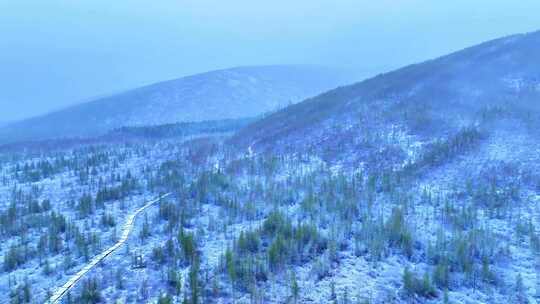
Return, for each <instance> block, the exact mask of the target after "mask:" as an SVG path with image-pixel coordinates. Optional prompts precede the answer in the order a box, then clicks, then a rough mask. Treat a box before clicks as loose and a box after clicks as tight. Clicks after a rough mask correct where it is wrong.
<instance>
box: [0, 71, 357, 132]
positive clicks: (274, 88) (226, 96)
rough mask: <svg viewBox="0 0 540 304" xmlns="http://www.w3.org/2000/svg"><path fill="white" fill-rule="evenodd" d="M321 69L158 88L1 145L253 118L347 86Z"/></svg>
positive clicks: (43, 123)
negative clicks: (145, 127) (126, 128)
mask: <svg viewBox="0 0 540 304" xmlns="http://www.w3.org/2000/svg"><path fill="white" fill-rule="evenodd" d="M352 80H353V78H352V77H351V76H350V75H348V74H346V73H344V72H342V71H338V70H333V69H329V68H324V67H317V66H302V65H289V66H287V65H283V66H253V67H239V68H232V69H226V70H218V71H212V72H207V73H203V74H198V75H194V76H188V77H184V78H180V79H175V80H170V81H165V82H160V83H156V84H153V85H149V86H145V87H142V88H138V89H134V90H130V91H127V92H124V93H120V94H116V95H113V96H109V97H104V98H100V99H97V100H94V101H90V102H87V103H84V104H80V105H75V106H72V107H69V108H66V109H64V110H60V111H57V112H54V113H50V114H47V115H43V116H40V117H35V118H31V119H26V120H24V121H20V122H15V123H11V124H9V125H8V126H4V127H1V128H0V142H13V141H20V140H39V139H49V138H57V137H85V136H97V135H102V134H104V133H106V132H108V131H110V130H113V129H117V128H120V127H125V126H128V127H134V126H148V125H162V124H170V123H177V122H188V121H189V122H196V121H207V120H220V119H236V118H244V117H253V116H256V115H259V114H261V113H264V112H268V111H275V110H277V109H280V108H282V107H284V106H286V105H288V104H291V103H295V102H298V101H301V100H303V99H305V98H307V97H309V96H313V95H316V94H319V93H321V92H323V91H326V90H328V89H331V88H334V87H336V86H338V85H342V84H345V83H348V82H352Z"/></svg>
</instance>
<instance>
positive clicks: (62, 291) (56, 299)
mask: <svg viewBox="0 0 540 304" xmlns="http://www.w3.org/2000/svg"><path fill="white" fill-rule="evenodd" d="M169 195H171V193H167V194H164V195H162V196H160V197H158V198H156V199H154V200H151V201H149V202H147V203H146V204H145V205H144V206H142V207H141V208H139V209H137V210H136V211H135V212H133V213H132V214H131V215H130V216H129V217H128V218H127V220H126V222H125V223H124V226H123V228H122V236H121V237H120V239H119V240H118V242H116V243H115V244H114V245H113V246H111V247H109V248H108V249H106V250H105V251H103V252H102V253H100V254H98V255H96V256H95V257H93V258H92V260H90V262H89V263H88V264H87V265H86V266H84V267H83V268H82V269H81V270H79V272H77V273H76V274H74V275H73V276H72V277H71V278H70V279H69V280H68V281H67V282H66V283H65V284H64V285H62V287H60V288H58V289H57V290H56V291H55V292H54V293H53V295H52V296H51V297H50V298H49V301H48V302H47V303H48V304H57V303H60V300H62V298H63V297H64V296H65V295H66V294H67V293H68V291H69V290H71V288H73V286H75V284H77V282H78V281H79V280H80V279H81V278H82V277H83V276H84V275H85V274H87V273H88V272H89V271H90V270H92V268H94V267H95V266H96V265H97V264H98V263H99V262H101V261H103V260H104V259H105V258H106V257H107V256H109V255H110V254H111V253H113V252H115V251H116V250H117V249H118V248H120V246H122V245H123V244H124V243H125V242H126V241H127V239H128V238H129V234H130V233H131V231H132V230H133V223H134V222H135V219H136V218H137V215H139V214H140V213H141V212H143V211H144V210H146V209H147V208H148V207H150V206H152V205H153V204H155V203H157V202H159V201H160V200H162V199H163V198H165V197H167V196H169Z"/></svg>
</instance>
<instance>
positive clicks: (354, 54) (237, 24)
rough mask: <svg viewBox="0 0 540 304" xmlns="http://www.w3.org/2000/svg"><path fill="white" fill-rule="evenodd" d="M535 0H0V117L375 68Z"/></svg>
mask: <svg viewBox="0 0 540 304" xmlns="http://www.w3.org/2000/svg"><path fill="white" fill-rule="evenodd" d="M539 11H540V1H538V0H519V1H500V0H474V1H471V0H452V1H443V0H440V1H439V0H378V1H372V0H371V1H365V0H338V1H336V0H333V1H331V0H328V1H322V0H295V1H291V0H288V1H285V0H274V1H266V3H263V1H253V0H242V1H240V0H228V1H223V0H193V1H181V0H176V1H172V0H156V1H148V0H144V1H143V0H130V1H127V0H114V1H111V0H77V1H73V0H47V1H43V0H0V121H5V120H16V119H20V118H24V117H28V116H31V115H36V114H40V113H45V112H48V111H51V110H53V109H58V108H60V107H64V106H66V105H69V104H73V103H76V102H81V101H84V100H86V99H89V98H92V97H94V96H99V95H103V94H109V93H111V92H117V91H120V90H125V89H129V88H133V87H136V86H140V85H143V84H148V83H152V82H157V81H161V80H166V79H171V78H176V77H180V76H184V75H188V74H193V73H197V72H203V71H208V70H213V69H218V68H227V67H232V66H238V65H257V64H287V63H307V64H322V65H329V66H338V67H347V68H352V69H355V70H357V71H365V72H366V73H376V72H380V71H384V70H386V69H389V68H395V67H399V66H403V65H406V64H410V63H415V62H419V61H423V60H425V59H429V58H433V57H437V56H440V55H443V54H445V53H448V52H451V51H454V50H458V49H461V48H463V47H466V46H470V45H473V44H476V43H479V42H482V41H485V40H488V39H492V38H497V37H499V36H504V35H509V34H513V33H519V32H529V31H534V30H538V29H540V18H538V12H539Z"/></svg>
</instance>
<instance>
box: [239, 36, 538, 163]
mask: <svg viewBox="0 0 540 304" xmlns="http://www.w3.org/2000/svg"><path fill="white" fill-rule="evenodd" d="M538 53H540V31H537V32H532V33H528V34H517V35H511V36H507V37H503V38H499V39H495V40H491V41H487V42H484V43H481V44H478V45H475V46H472V47H468V48H465V49H463V50H461V51H458V52H455V53H452V54H449V55H445V56H441V57H439V58H435V59H432V60H428V61H425V62H422V63H417V64H413V65H409V66H406V67H404V68H401V69H398V70H395V71H392V72H388V73H384V74H380V75H377V76H375V77H373V78H370V79H367V80H364V81H362V82H359V83H355V84H352V85H348V86H343V87H338V88H336V89H333V90H330V91H328V92H325V93H322V94H320V95H318V96H315V97H312V98H309V99H307V100H304V101H303V102H300V103H298V104H295V105H292V106H290V107H288V108H285V109H282V110H280V111H277V112H276V113H273V114H272V115H268V116H267V117H265V118H263V119H261V120H259V121H256V122H254V123H253V124H251V125H249V126H247V127H246V128H244V129H242V130H241V131H240V132H239V133H238V134H237V135H236V136H235V137H234V138H233V139H232V140H231V142H232V143H234V144H235V145H236V146H239V147H241V148H242V149H245V148H247V147H250V148H253V149H255V150H257V149H258V150H260V151H264V150H280V151H293V152H302V151H304V152H305V151H313V150H315V151H319V153H318V154H324V152H322V151H321V150H324V149H326V148H328V149H333V148H332V145H334V146H335V145H336V141H337V140H338V139H339V138H341V139H342V140H343V142H342V143H343V144H345V145H350V142H351V138H348V139H344V138H343V136H345V135H344V134H345V133H347V136H352V137H354V136H357V137H361V136H362V135H361V134H362V132H366V130H368V129H369V130H370V132H377V130H379V131H380V132H384V131H381V130H384V129H385V128H386V129H388V128H390V126H392V127H395V128H397V129H399V130H400V132H402V133H404V134H406V135H407V136H412V137H417V138H418V137H420V138H422V137H424V141H428V140H429V138H428V136H425V135H426V133H430V134H429V136H431V137H433V138H435V137H437V136H439V135H441V134H442V133H445V134H449V133H456V132H458V131H459V129H460V128H462V127H464V126H467V125H473V124H474V123H475V121H477V120H478V115H479V112H481V111H483V110H486V108H489V107H502V106H505V107H507V108H508V107H510V108H512V111H515V110H517V109H518V108H520V109H521V110H520V111H526V109H532V110H533V111H532V112H531V113H535V114H537V113H538V112H539V111H538V102H536V103H535V102H534V100H538V97H539V96H540V72H538V71H540V56H538V55H537V54H538ZM523 108H524V109H525V110H523ZM531 115H532V114H531ZM377 128H378V129H377ZM386 131H388V130H386ZM433 138H432V139H433ZM358 140H359V141H361V140H360V139H358ZM357 149H358V150H361V147H360V146H359V145H354V148H353V147H348V148H347V149H345V150H346V151H344V153H342V154H345V153H349V154H351V153H354V152H353V151H358V150H357ZM336 153H338V154H339V153H341V152H336Z"/></svg>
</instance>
